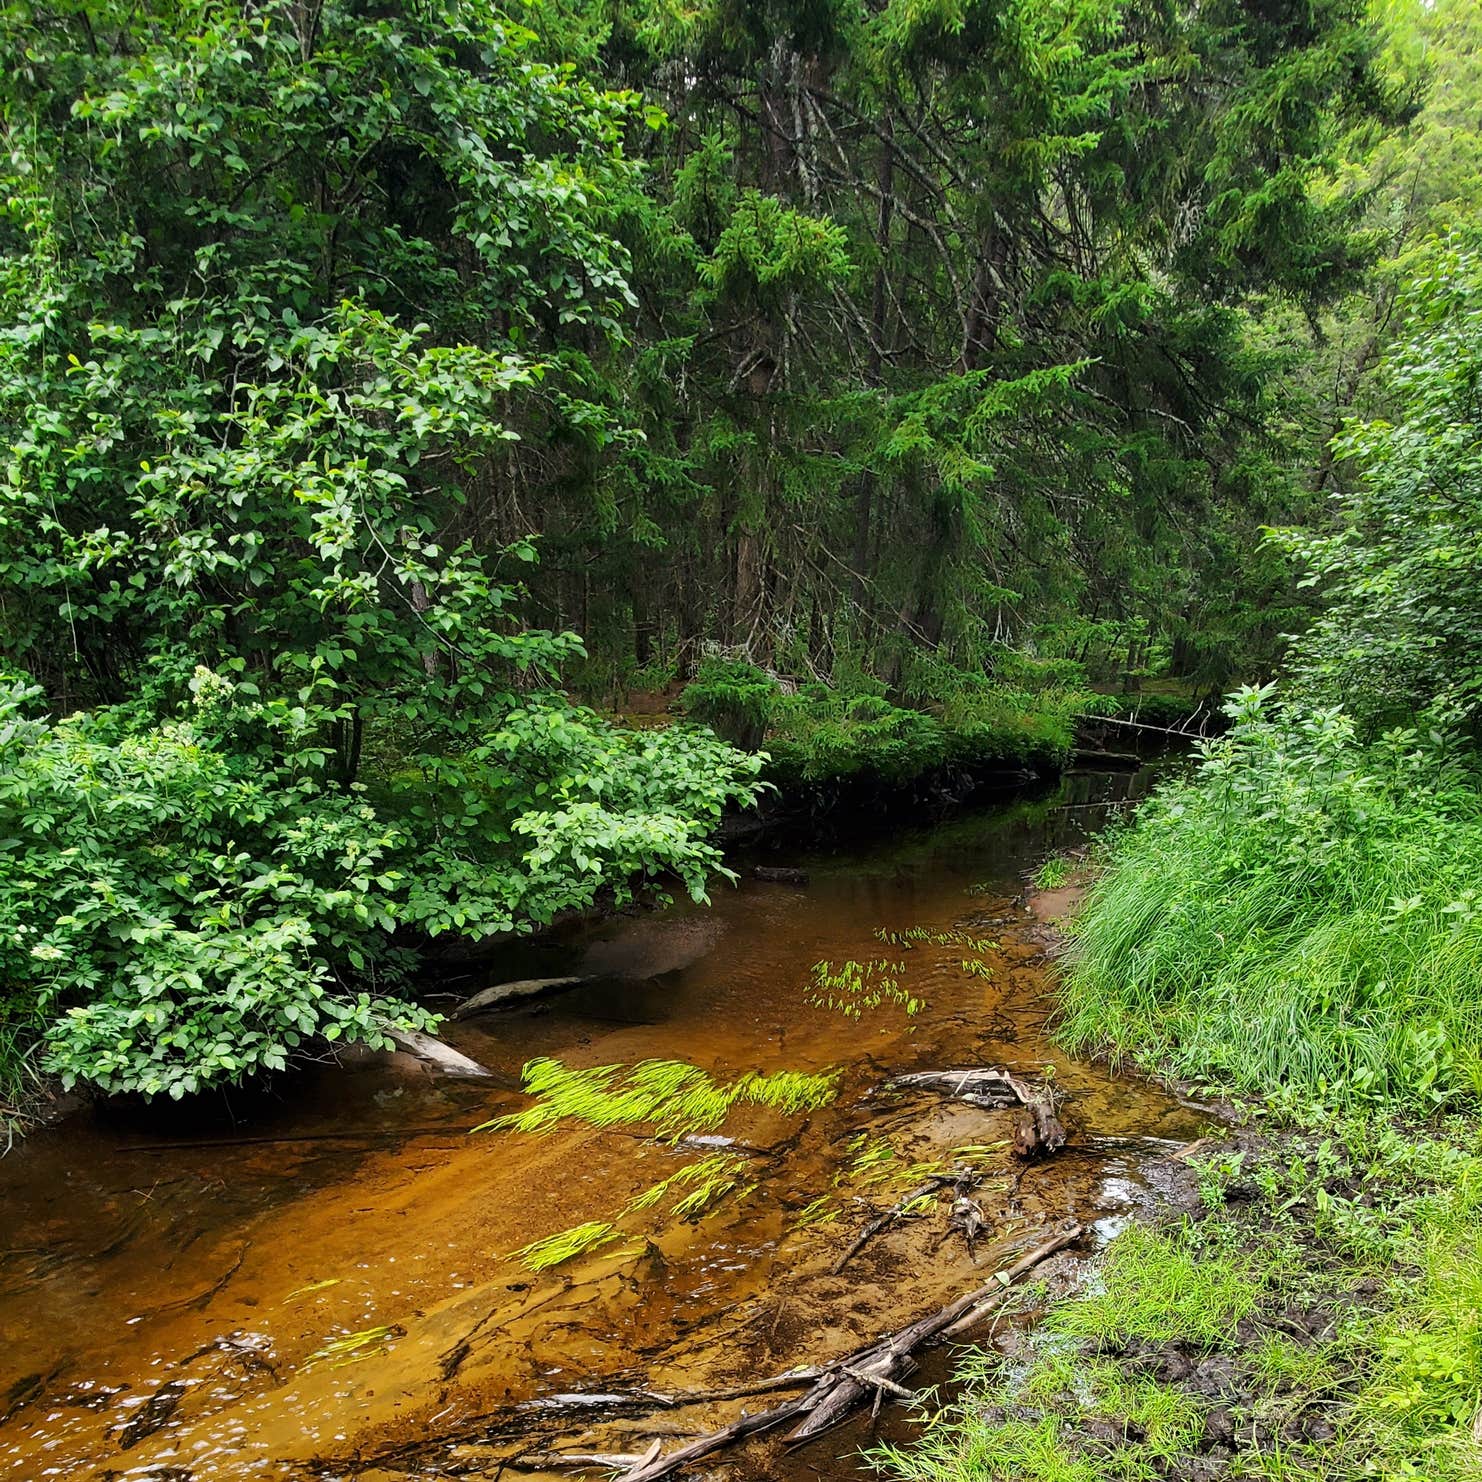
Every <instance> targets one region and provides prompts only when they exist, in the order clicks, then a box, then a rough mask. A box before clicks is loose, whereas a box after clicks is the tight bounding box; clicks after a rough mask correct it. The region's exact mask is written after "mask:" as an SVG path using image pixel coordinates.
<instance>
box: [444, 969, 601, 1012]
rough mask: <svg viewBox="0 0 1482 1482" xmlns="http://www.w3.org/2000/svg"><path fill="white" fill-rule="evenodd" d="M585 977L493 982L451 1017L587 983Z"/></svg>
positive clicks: (465, 1002)
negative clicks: (575, 984)
mask: <svg viewBox="0 0 1482 1482" xmlns="http://www.w3.org/2000/svg"><path fill="white" fill-rule="evenodd" d="M590 981H591V979H589V978H586V977H574V978H517V979H515V981H514V982H512V983H495V984H494V985H493V986H492V987H490V988H484V989H481V990H480V991H479V992H478V993H475V994H474V995H473V997H472V998H466V999H464V1000H463V1002H462V1003H460V1004H459V1005H458V1007H457V1008H456V1009H454V1010H453V1018H455V1019H467V1018H468V1017H469V1016H470V1015H471V1014H482V1013H483V1012H484V1011H485V1010H486V1009H493V1008H498V1007H499V1005H500V1004H502V1003H513V1002H514V1001H515V1000H516V999H521V998H534V997H536V996H537V995H539V994H541V993H548V992H550V990H551V989H552V988H569V987H571V986H572V984H574V983H587V982H590Z"/></svg>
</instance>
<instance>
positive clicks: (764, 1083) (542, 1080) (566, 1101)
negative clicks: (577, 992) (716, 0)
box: [474, 1058, 839, 1140]
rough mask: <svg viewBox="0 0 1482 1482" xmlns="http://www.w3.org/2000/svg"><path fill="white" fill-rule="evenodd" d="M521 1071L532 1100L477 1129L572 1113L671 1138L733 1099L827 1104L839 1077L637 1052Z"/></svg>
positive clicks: (544, 1121)
mask: <svg viewBox="0 0 1482 1482" xmlns="http://www.w3.org/2000/svg"><path fill="white" fill-rule="evenodd" d="M522 1078H523V1082H524V1088H525V1090H526V1092H528V1093H529V1094H530V1095H531V1096H534V1097H535V1098H536V1102H535V1105H534V1106H529V1107H526V1108H525V1110H524V1111H521V1112H511V1113H510V1114H508V1115H507V1116H502V1117H495V1118H494V1119H493V1120H492V1121H490V1122H484V1123H483V1124H481V1126H479V1127H476V1128H475V1129H474V1130H475V1131H476V1132H481V1131H484V1130H486V1129H491V1130H495V1131H515V1132H541V1131H544V1130H545V1129H546V1128H548V1127H552V1126H554V1125H555V1124H556V1123H558V1122H562V1121H566V1120H572V1121H580V1122H586V1123H587V1124H588V1125H590V1126H593V1127H632V1126H640V1125H644V1124H647V1125H650V1126H652V1127H653V1129H654V1131H655V1133H656V1135H658V1136H660V1137H665V1138H670V1139H673V1140H677V1139H679V1138H681V1137H684V1136H686V1135H689V1134H693V1133H700V1132H710V1131H713V1130H714V1129H715V1128H717V1127H719V1126H720V1125H721V1124H722V1123H723V1122H724V1121H725V1119H726V1116H727V1115H728V1113H729V1112H730V1110H731V1108H732V1107H733V1106H735V1105H736V1104H737V1103H738V1102H749V1103H751V1104H752V1105H754V1106H770V1107H775V1108H776V1109H777V1110H779V1111H782V1112H786V1113H789V1114H791V1113H796V1112H800V1111H812V1110H814V1109H816V1108H817V1107H820V1106H826V1105H828V1103H829V1102H831V1101H832V1100H833V1099H834V1097H835V1095H837V1094H838V1084H839V1073H838V1072H837V1071H826V1072H824V1073H822V1074H820V1075H805V1074H802V1073H800V1072H798V1071H790V1070H783V1071H776V1072H774V1073H773V1074H771V1075H762V1074H760V1073H758V1072H749V1073H748V1074H746V1075H743V1076H740V1077H738V1078H737V1079H736V1080H734V1081H728V1082H725V1083H721V1082H718V1081H715V1080H712V1079H711V1077H710V1076H709V1075H707V1074H706V1073H705V1072H704V1071H703V1070H701V1069H700V1068H699V1067H698V1066H695V1065H690V1064H687V1063H686V1062H685V1061H682V1060H643V1061H640V1062H639V1063H638V1064H637V1065H635V1066H633V1068H632V1069H631V1070H629V1069H627V1067H625V1066H623V1065H594V1066H591V1067H589V1068H588V1069H585V1070H572V1069H570V1068H569V1067H568V1066H566V1065H563V1064H562V1063H561V1062H560V1061H559V1060H551V1059H545V1058H541V1059H536V1060H531V1061H530V1062H529V1063H528V1064H527V1065H526V1066H525V1069H524V1072H523V1077H522Z"/></svg>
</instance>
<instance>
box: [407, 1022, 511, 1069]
mask: <svg viewBox="0 0 1482 1482" xmlns="http://www.w3.org/2000/svg"><path fill="white" fill-rule="evenodd" d="M383 1027H384V1028H385V1030H386V1034H387V1036H388V1038H390V1039H391V1040H393V1041H394V1042H395V1044H396V1047H397V1049H399V1050H405V1051H406V1052H407V1054H408V1055H412V1056H415V1057H416V1058H417V1059H418V1060H420V1061H422V1063H423V1064H424V1065H430V1066H432V1067H433V1068H434V1069H435V1070H440V1071H441V1072H442V1073H443V1074H444V1075H462V1076H487V1075H489V1074H490V1072H489V1069H488V1067H487V1066H483V1065H480V1064H479V1062H478V1061H477V1060H474V1059H472V1058H471V1057H469V1056H468V1055H465V1054H464V1053H463V1051H462V1050H455V1049H454V1048H453V1047H452V1045H449V1044H444V1043H443V1041H442V1040H440V1039H438V1037H437V1036H436V1035H435V1034H423V1033H422V1031H421V1030H420V1029H392V1028H390V1026H383Z"/></svg>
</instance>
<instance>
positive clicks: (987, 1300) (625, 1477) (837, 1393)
mask: <svg viewBox="0 0 1482 1482" xmlns="http://www.w3.org/2000/svg"><path fill="white" fill-rule="evenodd" d="M1081 1233H1082V1230H1081V1226H1080V1225H1078V1224H1075V1223H1070V1224H1067V1225H1066V1226H1065V1227H1064V1228H1063V1229H1060V1230H1057V1231H1056V1232H1055V1233H1054V1234H1053V1235H1051V1236H1049V1237H1048V1238H1047V1239H1045V1240H1042V1241H1041V1242H1040V1243H1039V1244H1038V1245H1036V1246H1035V1247H1034V1248H1033V1249H1032V1250H1029V1251H1026V1252H1025V1254H1024V1255H1022V1256H1021V1257H1020V1258H1019V1259H1018V1260H1017V1261H1015V1262H1014V1264H1013V1265H1012V1266H1010V1267H1009V1268H1008V1269H1007V1270H1005V1271H999V1272H997V1273H996V1274H995V1275H994V1278H993V1280H992V1281H991V1282H989V1283H988V1284H987V1285H986V1286H981V1287H978V1288H977V1289H976V1290H974V1291H971V1292H967V1293H966V1294H965V1295H963V1296H961V1297H958V1298H957V1300H956V1301H954V1302H949V1303H948V1304H947V1306H945V1307H943V1308H941V1309H939V1310H938V1311H936V1312H933V1313H929V1314H928V1315H927V1316H925V1317H921V1318H917V1319H916V1321H915V1322H913V1323H909V1324H908V1325H907V1326H906V1327H904V1328H902V1329H901V1330H900V1331H899V1332H898V1333H895V1334H893V1335H891V1336H890V1337H888V1338H882V1339H880V1340H878V1341H877V1342H875V1343H872V1344H869V1345H868V1346H867V1347H865V1348H863V1349H858V1350H856V1351H855V1352H853V1353H848V1354H845V1355H844V1356H843V1357H842V1358H840V1359H836V1360H835V1361H834V1362H833V1363H831V1364H828V1365H825V1366H824V1368H823V1370H822V1372H821V1373H820V1375H819V1377H818V1379H817V1381H816V1382H815V1383H814V1385H813V1387H812V1388H811V1389H810V1390H809V1391H808V1393H807V1394H805V1395H800V1396H799V1397H798V1398H797V1399H795V1400H789V1401H787V1402H786V1403H785V1404H782V1405H776V1406H773V1407H772V1408H771V1409H770V1410H761V1411H759V1412H758V1413H757V1414H755V1415H743V1416H741V1417H740V1418H739V1419H737V1420H733V1421H732V1422H731V1423H730V1424H729V1425H727V1426H723V1427H722V1428H721V1429H720V1430H717V1431H712V1432H710V1434H708V1435H705V1436H698V1437H696V1439H695V1440H693V1441H690V1442H689V1443H687V1444H686V1445H684V1446H680V1447H679V1448H677V1449H676V1450H674V1451H671V1452H669V1454H668V1455H667V1456H655V1457H653V1458H652V1459H650V1460H646V1461H644V1462H643V1463H642V1464H641V1465H638V1466H635V1467H633V1468H631V1469H630V1470H628V1471H626V1472H624V1473H623V1474H622V1476H621V1477H619V1478H618V1482H659V1479H660V1478H662V1477H668V1476H670V1475H671V1474H672V1473H674V1472H676V1471H678V1470H679V1468H680V1467H682V1466H685V1465H686V1464H687V1463H689V1462H692V1461H699V1460H700V1459H701V1458H702V1457H705V1456H710V1455H711V1454H713V1453H714V1452H716V1451H720V1450H723V1449H724V1448H725V1447H727V1446H730V1445H732V1444H734V1443H735V1442H736V1441H739V1440H742V1439H743V1438H745V1437H747V1436H752V1435H756V1434H757V1433H758V1432H761V1431H765V1430H771V1429H773V1428H774V1427H776V1426H779V1425H781V1424H782V1423H783V1422H784V1421H788V1420H792V1419H794V1418H798V1420H799V1424H798V1425H797V1426H796V1427H795V1428H794V1430H793V1431H792V1432H791V1433H790V1434H789V1435H788V1437H787V1440H788V1443H789V1444H790V1445H796V1444H799V1443H801V1442H803V1441H810V1440H812V1439H813V1438H814V1437H815V1436H818V1435H821V1434H822V1433H823V1432H824V1431H826V1430H829V1429H831V1428H832V1427H833V1426H835V1425H837V1424H838V1422H839V1421H841V1420H843V1419H844V1417H845V1416H846V1415H847V1414H848V1413H849V1412H850V1411H851V1410H852V1409H854V1407H855V1406H856V1405H857V1404H859V1403H860V1402H861V1401H862V1400H863V1399H864V1398H865V1397H866V1396H867V1395H871V1394H874V1395H884V1394H890V1395H893V1396H895V1397H897V1398H902V1399H904V1398H908V1397H910V1396H911V1391H910V1390H908V1389H907V1388H906V1386H905V1385H903V1384H901V1383H900V1379H901V1377H902V1376H903V1375H905V1374H907V1373H909V1372H910V1370H911V1368H913V1367H914V1363H915V1360H914V1357H913V1356H914V1354H915V1351H916V1350H917V1349H918V1348H920V1347H922V1345H924V1344H926V1343H928V1342H931V1341H932V1340H933V1339H935V1338H939V1337H941V1336H944V1335H945V1334H947V1333H948V1332H949V1331H951V1330H952V1328H953V1326H954V1324H957V1323H958V1322H959V1321H960V1320H961V1319H963V1318H964V1317H965V1316H967V1315H968V1314H972V1316H973V1321H975V1322H976V1321H977V1320H979V1318H980V1317H981V1316H982V1315H983V1314H984V1313H986V1312H987V1311H990V1310H992V1308H993V1307H996V1306H998V1305H999V1304H1000V1303H1002V1302H1003V1301H1004V1300H1005V1299H1006V1297H1007V1296H1008V1293H1009V1289H1010V1288H1011V1287H1012V1286H1013V1284H1014V1282H1015V1281H1017V1280H1018V1279H1019V1278H1020V1277H1021V1276H1023V1275H1024V1274H1025V1273H1026V1272H1028V1271H1031V1270H1033V1269H1034V1267H1036V1266H1037V1265H1039V1264H1040V1262H1041V1261H1043V1260H1045V1259H1046V1258H1047V1257H1049V1256H1051V1255H1053V1254H1054V1253H1055V1252H1056V1251H1060V1250H1064V1249H1065V1247H1066V1246H1068V1245H1071V1244H1073V1243H1074V1242H1075V1241H1076V1240H1078V1239H1079V1238H1080V1236H1081Z"/></svg>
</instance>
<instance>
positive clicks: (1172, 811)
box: [1065, 688, 1482, 1106]
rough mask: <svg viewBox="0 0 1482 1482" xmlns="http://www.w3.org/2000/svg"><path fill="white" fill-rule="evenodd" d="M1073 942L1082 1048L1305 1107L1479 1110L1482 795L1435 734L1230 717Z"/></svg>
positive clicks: (1231, 709)
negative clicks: (1369, 741) (1288, 1095)
mask: <svg viewBox="0 0 1482 1482" xmlns="http://www.w3.org/2000/svg"><path fill="white" fill-rule="evenodd" d="M1226 708H1227V713H1228V715H1229V716H1230V718H1231V719H1232V720H1233V722H1234V728H1233V730H1232V731H1231V733H1230V734H1229V736H1228V737H1226V738H1225V739H1223V740H1220V741H1215V742H1211V743H1206V744H1205V745H1204V747H1203V749H1202V759H1201V762H1200V765H1199V768H1198V771H1197V773H1196V775H1195V776H1193V777H1192V778H1190V779H1189V780H1187V781H1184V782H1180V783H1176V784H1174V785H1172V786H1169V787H1165V788H1164V789H1163V790H1161V791H1160V792H1159V793H1158V795H1157V796H1156V797H1155V798H1154V799H1153V800H1152V801H1151V802H1149V803H1148V804H1146V805H1145V806H1144V808H1143V810H1142V812H1141V814H1140V815H1139V818H1138V821H1137V824H1136V826H1135V827H1133V828H1132V829H1130V830H1129V831H1128V832H1127V833H1125V834H1124V835H1122V836H1121V838H1120V839H1119V841H1118V843H1117V847H1116V848H1115V850H1114V851H1113V853H1112V857H1111V860H1110V863H1109V865H1108V867H1107V869H1106V872H1105V873H1104V874H1103V875H1102V876H1101V877H1100V879H1098V880H1097V881H1096V882H1095V884H1094V885H1093V886H1092V889H1091V892H1090V895H1089V898H1088V900H1087V903H1086V906H1085V908H1084V910H1083V911H1082V913H1081V914H1080V916H1079V917H1078V919H1077V922H1076V925H1075V928H1074V930H1075V932H1076V944H1075V960H1074V963H1073V967H1072V970H1071V972H1070V975H1069V979H1068V982H1067V985H1066V1005H1067V1018H1066V1024H1065V1032H1066V1036H1067V1039H1068V1040H1069V1042H1070V1043H1071V1044H1072V1045H1075V1046H1080V1047H1096V1048H1110V1049H1113V1050H1115V1052H1116V1053H1118V1054H1125V1055H1128V1056H1130V1057H1132V1058H1134V1059H1137V1060H1141V1061H1143V1062H1144V1063H1148V1064H1162V1065H1166V1066H1167V1067H1169V1068H1171V1069H1172V1070H1174V1071H1175V1072H1179V1073H1184V1074H1190V1075H1212V1076H1214V1077H1216V1078H1218V1079H1220V1080H1222V1081H1224V1082H1227V1083H1228V1084H1230V1085H1232V1086H1236V1087H1239V1088H1242V1089H1245V1090H1249V1091H1255V1092H1270V1091H1272V1090H1274V1089H1275V1088H1278V1087H1286V1088H1290V1089H1291V1090H1293V1091H1295V1092H1297V1093H1299V1094H1300V1095H1302V1096H1304V1097H1306V1098H1308V1099H1336V1100H1340V1101H1352V1100H1359V1099H1381V1100H1385V1101H1391V1102H1394V1103H1399V1104H1405V1105H1410V1106H1432V1105H1434V1104H1436V1103H1439V1102H1446V1101H1452V1100H1455V1099H1458V1098H1473V1097H1475V1096H1476V1095H1477V1094H1478V1093H1479V1092H1482V796H1479V794H1478V792H1477V790H1476V787H1475V783H1474V780H1473V779H1472V778H1471V777H1470V776H1469V775H1468V774H1467V773H1466V772H1464V771H1463V769H1462V768H1461V766H1460V765H1459V764H1458V762H1457V761H1456V760H1455V759H1454V758H1453V756H1452V754H1451V752H1450V751H1449V750H1448V748H1446V747H1445V746H1444V745H1442V744H1441V741H1440V738H1439V737H1434V736H1433V737H1428V738H1424V739H1422V738H1420V737H1418V736H1417V735H1416V734H1415V733H1414V732H1413V731H1391V732H1389V733H1387V734H1386V735H1385V736H1384V737H1383V738H1382V739H1381V740H1380V741H1378V742H1376V743H1375V744H1373V745H1371V746H1367V747H1365V746H1361V745H1360V744H1359V743H1358V741H1357V740H1356V737H1355V728H1354V723H1353V722H1352V720H1351V719H1350V718H1349V717H1348V716H1346V715H1345V714H1344V713H1343V712H1341V711H1339V710H1337V709H1313V710H1306V711H1296V712H1292V713H1282V712H1279V711H1276V710H1274V709H1273V702H1272V699H1271V692H1270V690H1269V688H1267V689H1245V690H1242V691H1240V692H1238V693H1237V695H1236V696H1235V697H1234V698H1233V700H1232V701H1231V702H1230V703H1229V705H1228V706H1227V707H1226Z"/></svg>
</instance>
